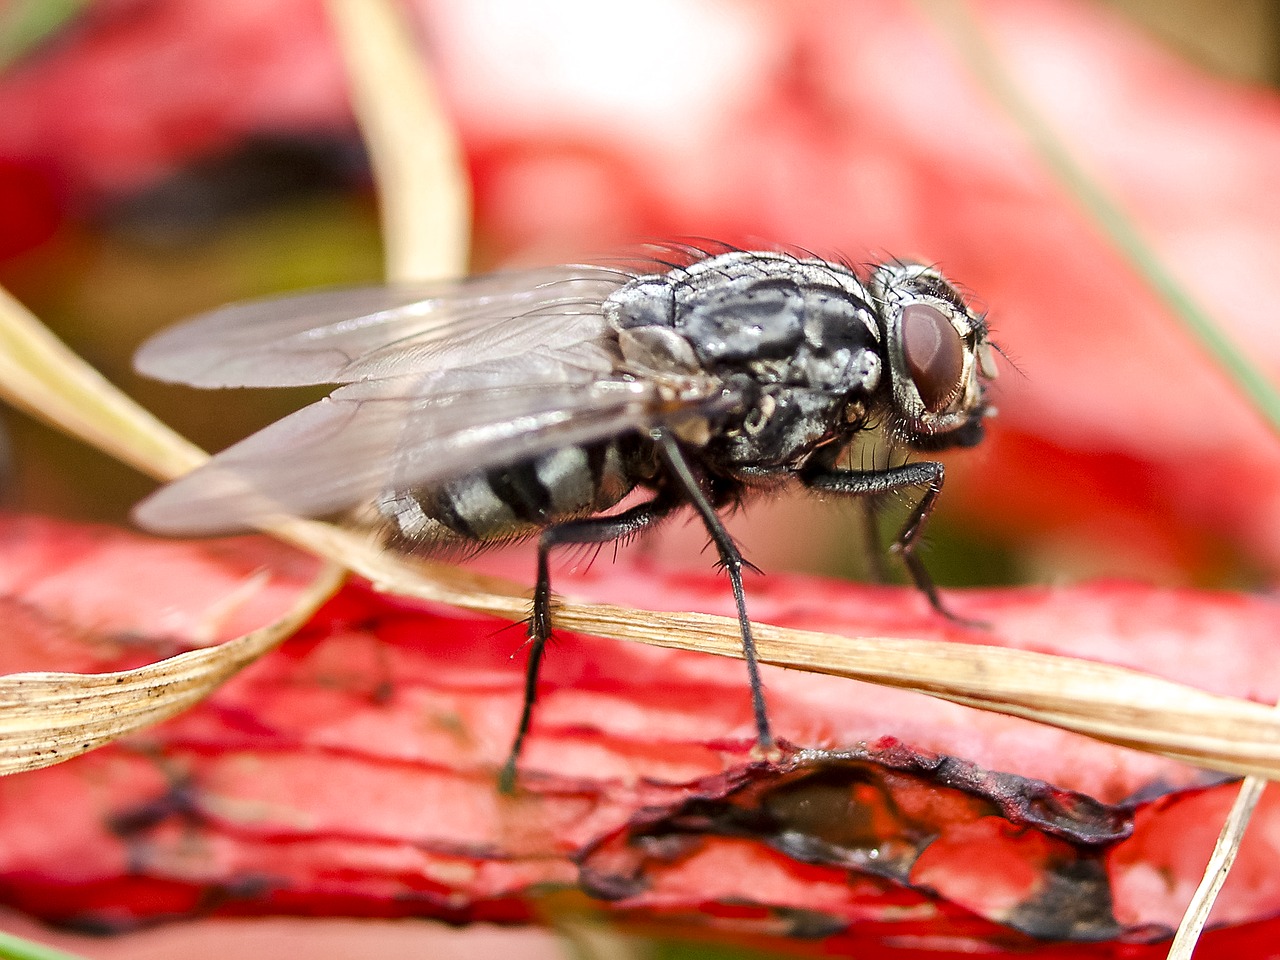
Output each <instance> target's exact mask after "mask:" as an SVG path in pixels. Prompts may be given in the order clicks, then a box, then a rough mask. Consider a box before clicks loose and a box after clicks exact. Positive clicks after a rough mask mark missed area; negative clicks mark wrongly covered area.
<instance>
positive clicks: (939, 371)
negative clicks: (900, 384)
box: [902, 303, 964, 413]
mask: <svg viewBox="0 0 1280 960" xmlns="http://www.w3.org/2000/svg"><path fill="white" fill-rule="evenodd" d="M902 352H903V354H904V355H905V356H906V360H907V369H908V370H910V371H911V379H912V380H913V381H914V382H915V385H916V391H917V392H918V393H919V394H920V400H921V402H923V403H924V408H925V409H926V410H928V411H929V412H930V413H940V412H941V411H943V410H945V409H946V407H947V404H949V403H950V402H951V401H952V399H954V398H955V395H956V393H957V392H958V391H959V389H960V376H961V374H963V373H964V343H963V342H962V341H961V339H960V334H959V333H957V332H956V328H955V327H953V326H952V325H951V322H950V321H949V320H947V318H946V317H945V316H943V314H942V311H941V310H939V309H938V308H937V307H931V306H929V305H928V304H927V303H913V304H910V305H909V306H906V307H904V308H903V310H902Z"/></svg>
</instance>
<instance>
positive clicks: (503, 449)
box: [134, 248, 996, 788]
mask: <svg viewBox="0 0 1280 960" xmlns="http://www.w3.org/2000/svg"><path fill="white" fill-rule="evenodd" d="M656 268H660V269H656ZM992 349H993V347H992V344H991V343H990V342H989V341H988V339H987V328H986V324H985V322H984V318H983V316H982V315H981V314H979V313H978V312H977V311H975V310H974V309H973V308H972V307H971V306H969V305H968V304H967V303H966V301H965V300H964V298H963V297H962V296H961V294H960V292H959V291H958V290H957V289H956V287H955V286H954V285H953V284H952V283H951V282H949V281H948V280H947V279H946V278H945V277H944V276H943V275H942V274H941V273H940V272H939V271H938V270H937V269H935V268H933V267H930V266H923V265H919V264H913V263H902V262H897V261H893V262H888V263H882V264H879V265H876V266H872V267H870V268H867V269H864V270H858V269H855V268H854V267H853V266H852V265H850V264H846V263H837V262H830V261H826V260H822V259H818V258H815V257H798V256H792V255H789V254H785V253H776V252H758V251H745V250H737V249H731V248H725V249H723V250H720V251H717V252H708V251H703V250H692V251H690V252H689V256H688V257H687V258H685V259H684V260H682V261H681V262H668V261H646V262H645V264H644V265H643V266H636V267H631V266H600V265H596V266H583V265H574V266H560V267H548V268H542V269H535V270H526V271H522V272H511V273H500V274H494V275H490V276H481V277H473V278H468V279H462V280H455V281H446V282H435V283H428V284H422V285H409V286H387V287H369V288H361V289H352V290H334V291H322V292H319V293H311V294H304V295H301V296H291V297H285V298H280V299H273V300H264V301H257V302H252V303H247V304H239V305H232V306H229V307H224V308H222V309H219V310H215V311H213V312H212V313H209V314H205V315H203V316H200V317H197V318H195V319H193V320H191V321H188V322H187V323H184V324H181V325H179V326H177V327H174V328H172V329H170V330H167V331H165V332H162V333H161V334H159V335H158V336H156V337H154V338H152V339H151V340H150V341H148V342H147V343H146V344H144V345H143V347H142V349H141V350H140V351H139V352H138V355H137V358H136V365H137V368H138V369H139V371H141V372H142V373H145V374H148V375H150V376H152V377H156V378H158V379H161V380H168V381H173V382H180V383H185V384H189V385H192V386H198V387H282V386H295V385H302V384H321V383H324V384H338V386H337V388H336V389H335V390H334V391H333V393H332V394H330V395H329V396H328V397H327V398H326V399H324V400H321V401H319V402H318V403H314V404H312V405H311V406H308V407H305V408H303V409H302V410H299V411H298V412H296V413H294V414H292V415H290V416H287V417H285V418H284V419H283V420H279V421H277V422H276V423H274V424H272V425H270V426H268V427H266V428H265V429H263V430H261V431H259V432H258V433H255V434H253V435H252V436H250V437H248V438H247V439H245V440H242V441H241V442H239V443H237V444H235V445H234V446H232V447H230V448H228V449H227V450H224V451H223V452H222V453H220V454H218V455H217V456H215V457H214V458H213V459H212V460H210V461H209V462H208V463H207V464H206V465H205V466H203V467H201V468H199V469H198V470H196V471H194V472H192V473H190V474H188V475H186V476H184V477H182V478H180V479H178V480H176V481H174V482H173V483H170V484H168V485H167V486H165V487H163V488H161V489H160V490H158V491H157V492H155V493H154V494H152V495H151V496H150V497H148V498H147V499H146V500H144V501H143V502H142V503H141V504H139V505H138V507H137V508H136V510H135V513H134V516H135V518H136V519H137V521H138V522H139V523H140V524H141V525H142V526H144V527H146V528H148V529H150V530H153V531H156V532H161V533H169V534H188V535H190V534H215V533H225V532H231V531H237V530H242V529H246V528H249V527H253V526H258V525H261V524H264V523H270V522H271V521H273V520H277V519H281V518H284V517H289V516H311V517H317V516H330V515H338V514H344V513H346V514H349V513H350V512H351V511H352V510H356V509H361V510H363V512H364V514H365V515H366V516H369V517H372V518H374V522H375V523H376V524H377V525H378V526H379V527H380V528H381V529H382V530H383V531H384V532H385V536H386V539H387V541H388V543H389V544H391V545H393V546H395V547H396V548H399V549H404V550H408V551H411V552H414V553H418V554H429V553H433V552H440V551H445V550H448V549H449V548H458V547H464V548H480V547H484V546H486V545H491V544H494V543H501V542H508V541H511V540H515V539H520V538H525V537H536V538H537V544H538V550H537V578H536V582H535V587H534V597H533V610H532V615H531V617H530V619H529V625H528V632H529V639H530V654H529V664H528V668H527V673H526V682H525V694H524V706H523V709H522V712H521V717H520V723H519V727H518V729H517V732H516V737H515V742H514V744H513V745H512V748H511V753H510V755H509V757H508V760H507V762H506V764H505V765H504V767H503V773H502V783H503V785H504V786H505V787H507V788H509V787H511V786H512V785H513V783H514V778H515V771H516V762H517V760H518V758H519V755H520V750H521V747H522V746H523V744H524V740H525V737H526V735H527V733H528V731H529V726H530V721H531V717H532V710H533V704H534V700H535V694H536V691H537V681H538V669H539V666H540V664H541V661H542V655H543V652H544V649H545V646H546V643H547V640H548V638H549V637H550V635H551V626H552V625H551V576H550V570H549V564H548V558H549V555H550V553H551V551H552V550H554V549H556V548H557V547H562V546H569V545H596V544H606V543H610V542H614V541H618V540H622V539H625V538H628V537H630V536H632V535H633V534H636V533H639V532H641V531H643V530H646V529H647V528H649V527H652V526H653V525H654V524H656V523H658V522H659V521H661V520H663V519H665V518H666V517H668V516H669V515H671V514H672V513H673V512H674V511H676V510H678V509H680V508H684V507H692V508H693V509H694V510H695V511H696V512H697V513H698V515H699V516H700V517H701V519H702V522H703V523H704V525H705V526H706V529H707V532H708V534H709V535H710V538H711V540H712V542H713V543H714V544H715V546H716V549H717V551H718V552H719V555H720V561H721V564H722V565H723V566H724V568H725V571H726V572H727V574H728V576H729V582H730V584H731V586H732V589H733V595H734V600H735V602H736V606H737V614H738V623H739V627H740V629H741V634H742V647H743V654H744V658H745V660H746V664H747V671H748V675H749V679H750V685H751V699H752V706H753V710H754V716H755V724H756V732H757V737H758V740H759V744H760V746H761V747H762V748H766V749H767V748H769V747H771V746H772V745H773V742H774V741H773V735H772V733H771V731H770V728H769V719H768V714H767V712H766V709H765V700H764V693H763V690H762V688H761V683H760V675H759V668H758V665H757V661H756V650H755V643H754V641H753V639H752V633H751V621H750V619H749V618H748V616H747V608H746V597H745V594H744V591H743V586H742V568H743V566H744V565H745V564H744V560H743V558H742V555H741V553H740V552H739V550H738V548H737V546H736V545H735V544H734V542H733V540H732V539H731V538H730V536H729V534H728V532H727V531H726V530H725V528H724V525H723V524H722V522H721V520H720V517H719V512H720V511H721V510H723V509H725V508H728V507H732V506H735V505H737V504H739V503H740V502H742V501H743V500H744V499H746V498H747V497H748V496H749V495H750V494H752V493H753V492H756V491H759V490H761V489H766V488H769V487H772V486H776V485H778V484H779V483H781V482H783V481H785V480H788V479H794V480H797V481H799V483H800V484H801V485H803V486H804V487H807V488H809V489H813V490H819V491H826V492H830V493H838V494H847V495H853V496H874V495H878V494H885V493H891V492H894V491H900V490H905V489H923V491H924V494H923V496H922V497H921V499H920V501H919V502H918V503H917V504H916V506H915V507H914V509H913V510H912V512H911V514H910V515H909V517H908V518H907V521H906V523H905V524H904V526H903V527H902V529H901V531H900V532H899V533H898V535H897V537H896V539H895V541H894V549H895V550H896V552H898V553H899V554H900V555H901V557H902V559H903V561H904V563H905V565H906V568H907V570H908V572H909V573H910V575H911V577H912V579H913V580H914V582H915V584H916V585H917V586H918V587H919V589H920V590H921V591H922V592H923V593H924V594H925V596H926V597H927V598H928V600H929V603H930V604H931V605H932V606H933V608H934V609H935V610H936V611H938V612H939V613H940V614H942V615H944V616H948V617H951V618H952V619H956V618H954V617H952V615H951V614H950V613H949V612H948V611H947V609H946V608H945V606H944V605H943V603H942V600H941V598H940V597H939V594H938V592H937V590H936V589H935V587H934V585H933V582H932V581H931V579H930V577H929V575H928V573H927V571H926V570H925V568H924V566H923V564H922V563H921V561H920V559H919V558H918V557H917V556H916V553H915V550H914V547H915V544H916V541H917V538H918V536H919V534H920V530H921V528H922V527H923V525H924V523H925V521H926V520H927V519H928V517H929V514H930V513H931V512H932V511H933V508H934V505H935V503H936V501H937V498H938V494H939V492H940V491H941V489H942V482H943V467H942V464H940V463H938V462H936V461H932V460H920V461H915V462H909V463H904V464H902V465H899V466H889V467H885V468H880V469H873V470H853V469H849V468H848V467H845V466H842V465H841V462H842V457H843V455H844V454H845V452H846V450H847V448H848V447H849V445H850V444H851V443H852V442H853V441H854V440H855V439H856V438H858V436H859V435H860V434H862V433H864V432H865V431H868V430H872V429H876V430H879V431H881V432H882V433H883V434H884V435H885V436H886V437H887V438H888V439H889V440H891V441H892V442H894V443H895V444H900V445H903V446H905V447H907V448H909V449H911V450H915V451H920V452H930V451H935V450H940V449H943V448H946V447H956V446H972V445H974V444H976V443H978V442H979V441H980V440H981V439H982V434H983V418H984V417H985V416H986V415H987V414H988V413H989V412H990V411H989V409H988V407H987V403H986V400H985V384H986V382H987V381H989V380H991V379H992V378H994V377H995V375H996V368H995V364H994V362H993V361H994V358H993V355H992ZM635 491H640V492H641V493H643V494H644V498H643V499H642V500H641V501H640V502H639V503H637V504H636V505H634V506H629V507H626V508H625V509H622V510H620V511H614V512H609V511H611V510H613V508H615V507H616V506H618V504H619V503H621V501H622V500H623V499H624V498H625V497H627V496H628V495H629V494H631V493H633V492H635Z"/></svg>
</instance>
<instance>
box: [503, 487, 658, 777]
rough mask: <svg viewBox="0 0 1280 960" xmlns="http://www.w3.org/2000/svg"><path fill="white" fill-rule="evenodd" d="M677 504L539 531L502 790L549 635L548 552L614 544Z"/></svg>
mask: <svg viewBox="0 0 1280 960" xmlns="http://www.w3.org/2000/svg"><path fill="white" fill-rule="evenodd" d="M676 506H678V504H677V503H674V502H669V501H667V500H664V499H662V498H657V499H654V500H650V501H649V502H648V503H641V504H638V505H637V506H634V507H632V508H631V509H630V510H624V511H623V512H622V513H619V514H617V515H616V516H611V517H587V518H585V519H582V520H570V521H568V522H566V523H560V524H556V525H555V526H554V527H548V528H547V529H546V530H544V531H542V536H541V537H539V539H538V578H537V582H536V583H535V585H534V588H533V614H532V616H530V618H529V665H528V667H527V668H526V670H525V677H524V706H523V708H522V709H521V711H520V724H519V726H518V727H517V728H516V739H515V742H514V743H513V744H512V745H511V753H510V754H509V755H508V757H507V762H506V763H504V764H503V766H502V772H501V774H499V776H498V787H499V789H500V790H502V792H503V793H510V792H511V791H512V790H513V789H515V782H516V764H517V762H518V761H519V759H520V751H521V749H523V747H524V741H525V737H526V736H527V735H528V733H529V724H530V721H531V720H532V718H533V703H534V701H535V700H536V699H537V695H538V670H539V668H540V667H541V666H542V655H543V653H545V652H546V646H547V640H548V639H550V637H551V570H550V563H549V556H550V553H551V551H552V550H553V549H555V548H556V547H563V546H575V545H591V544H604V543H613V542H614V541H617V540H622V539H625V538H626V537H629V536H631V535H632V534H636V533H639V532H640V531H642V530H644V529H646V528H647V527H650V526H652V525H653V524H654V523H657V522H658V521H659V520H661V519H663V518H664V517H666V516H667V515H668V514H669V513H670V512H671V511H672V510H673V509H675V507H676Z"/></svg>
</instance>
